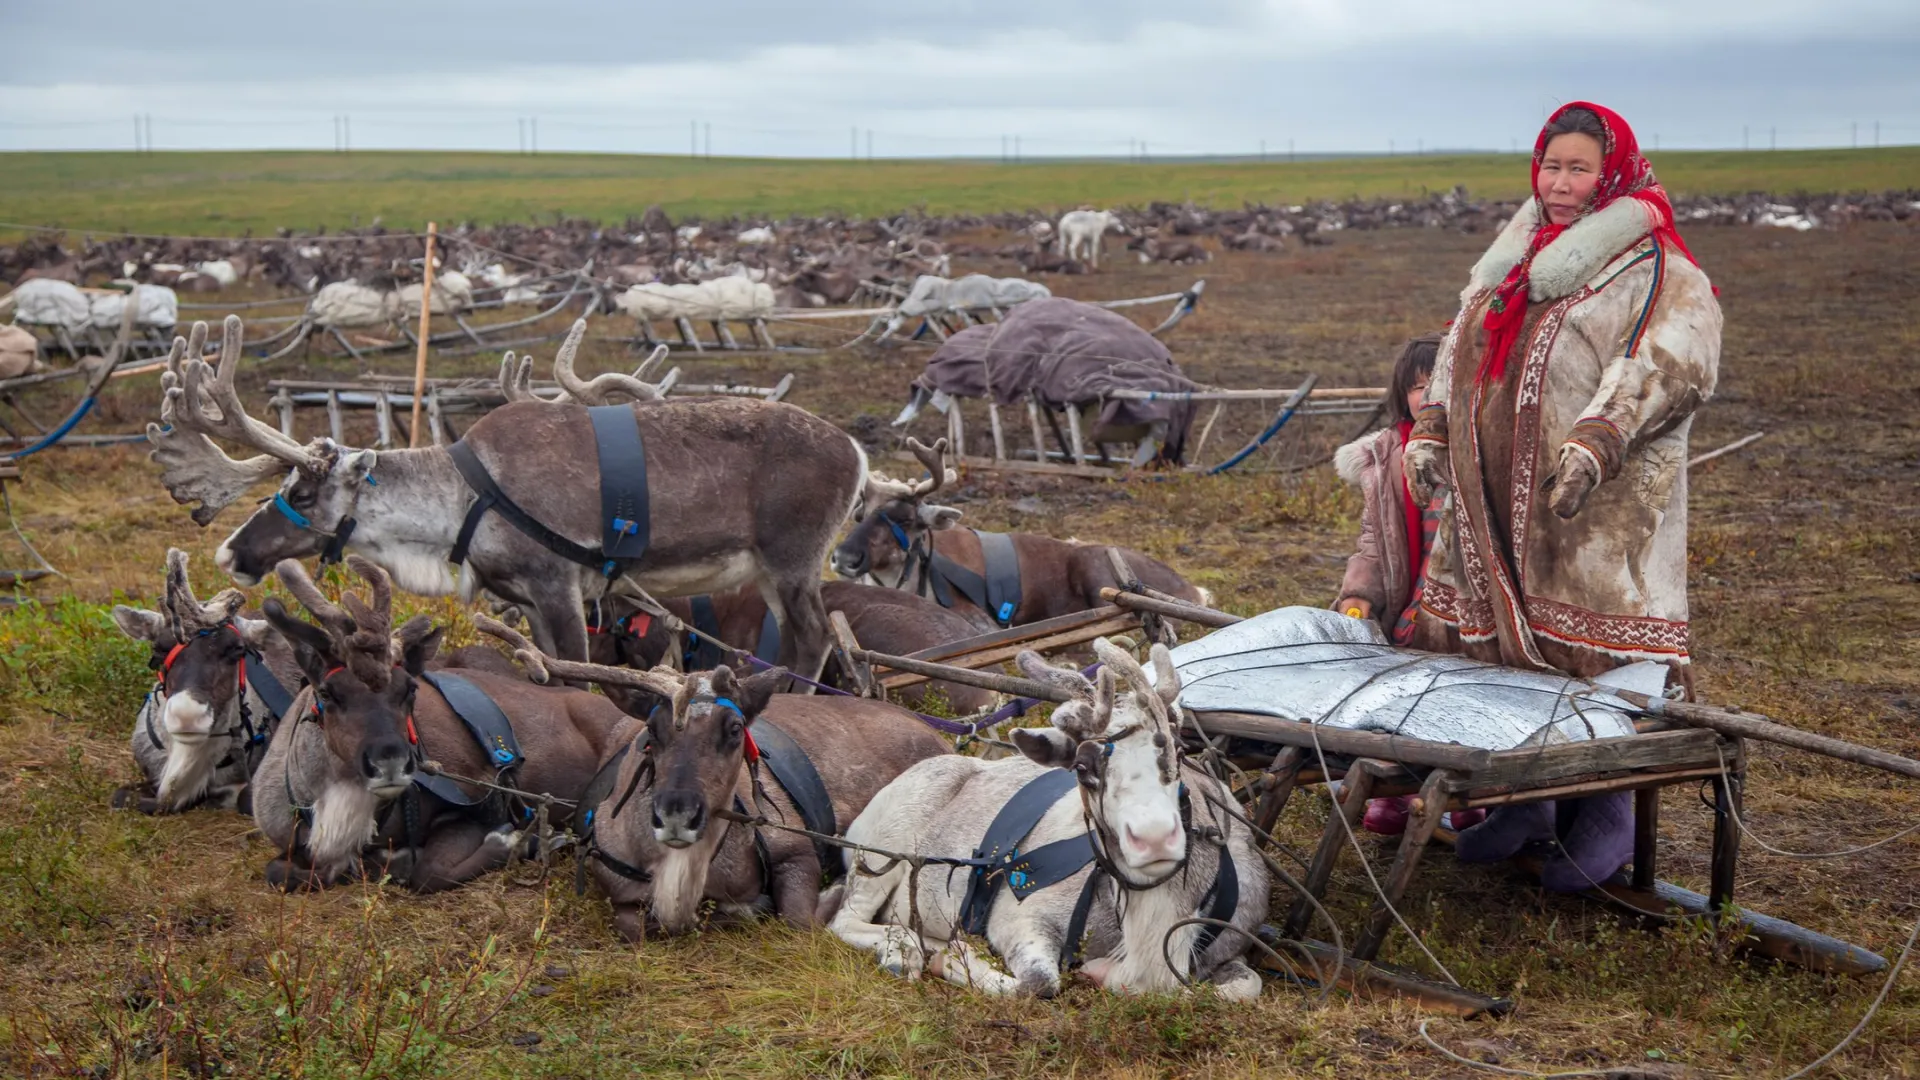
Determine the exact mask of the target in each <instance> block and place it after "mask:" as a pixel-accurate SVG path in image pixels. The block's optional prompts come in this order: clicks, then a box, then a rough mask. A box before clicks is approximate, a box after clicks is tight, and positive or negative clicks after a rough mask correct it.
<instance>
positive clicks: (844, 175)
mask: <svg viewBox="0 0 1920 1080" xmlns="http://www.w3.org/2000/svg"><path fill="white" fill-rule="evenodd" d="M1654 161H1655V165H1656V167H1657V168H1658V170H1659V173H1660V177H1661V179H1662V181H1663V182H1664V183H1665V184H1666V185H1667V187H1668V189H1669V190H1672V191H1674V192H1676V193H1700V192H1714V193H1732V192H1745V191H1773V192H1783V193H1785V192H1796V191H1873V190H1886V189H1890V188H1907V187H1920V147H1896V148H1890V149H1879V150H1806V151H1779V152H1753V153H1731V152H1683V151H1673V152H1668V153H1662V154H1657V155H1655V157H1654ZM1526 176H1527V171H1526V164H1525V161H1524V159H1522V158H1521V157H1519V156H1517V155H1511V154H1463V155H1449V156H1441V155H1427V156H1402V157H1356V158H1337V159H1320V160H1311V161H1301V162H1297V163H1288V162H1266V163H1260V162H1250V161H1229V162H1217V161H1214V162H1180V161H1173V162H1165V163H1153V164H1145V165H1135V164H1129V163H1126V162H1118V161H1061V162H1036V163H1030V164H1020V165H1003V164H999V163H997V162H990V161H977V160H967V161H876V162H851V161H796V160H766V159H715V160H710V161H698V160H692V159H688V158H679V157H643V156H634V155H612V154H542V155H540V156H537V157H525V156H520V155H516V154H481V153H429V152H358V153H353V154H344V155H343V154H329V153H313V152H281V151H271V152H269V151H260V152H230V153H162V154H148V155H140V154H132V153H7V154H0V222H5V223H9V224H16V225H18V224H26V225H56V224H57V225H63V226H67V227H71V228H76V229H89V228H90V229H98V230H103V231H106V230H121V231H132V232H155V233H170V234H185V235H194V234H204V235H228V234H236V233H240V232H243V231H245V230H248V229H252V230H255V231H256V232H265V231H271V230H273V229H276V228H280V227H282V226H286V227H289V228H293V229H300V230H309V229H313V228H316V227H319V226H327V227H331V228H340V227H345V226H350V225H353V224H355V223H359V224H363V225H364V224H367V223H370V222H371V221H372V220H373V219H374V218H376V217H378V218H380V219H381V220H382V221H384V222H385V223H386V224H387V225H388V226H389V227H392V228H396V229H413V228H418V227H420V226H422V225H424V223H425V222H426V221H427V220H428V219H436V220H438V221H440V222H442V223H443V224H444V223H453V222H458V221H465V220H472V221H476V222H481V223H492V222H499V221H507V220H522V221H524V220H529V219H534V218H543V217H548V216H550V215H552V214H554V213H556V212H557V213H564V214H569V215H583V216H586V217H590V218H596V219H602V220H618V219H620V218H622V217H625V216H626V215H627V214H637V213H639V212H640V211H641V210H643V209H645V208H646V207H647V206H649V205H651V204H655V203H658V204H660V205H661V206H663V207H665V208H666V210H667V212H668V213H670V214H675V215H683V214H701V215H725V214H731V213H752V214H763V215H774V216H784V215H786V214H789V213H819V212H822V211H829V210H839V211H845V212H849V213H855V214H866V215H871V214H881V213H892V212H897V211H899V210H902V209H905V208H908V207H912V206H924V207H925V208H926V209H927V210H928V211H930V212H933V213H952V212H961V211H975V212H986V211H996V210H1018V209H1029V208H1044V209H1053V208H1060V207H1073V206H1077V205H1080V204H1082V203H1086V204H1092V205H1096V206H1110V205H1126V204H1139V203H1145V202H1148V201H1151V200H1155V199H1164V200H1172V201H1179V200H1184V199H1192V200H1194V201H1195V202H1198V203H1203V204H1212V205H1237V204H1239V203H1240V202H1242V201H1243V200H1261V201H1267V202H1281V201H1286V202H1298V201H1302V200H1306V199H1314V198H1345V197H1348V196H1354V195H1360V196H1394V195H1403V194H1404V195H1413V194H1419V193H1420V192H1422V191H1427V190H1440V189H1445V188H1449V187H1452V186H1453V185H1455V184H1465V185H1467V187H1468V189H1469V190H1471V191H1474V192H1476V193H1478V194H1483V195H1490V196H1512V195H1517V194H1520V193H1521V192H1523V191H1524V190H1525V189H1526ZM12 231H13V232H17V230H12ZM8 232H9V230H7V229H6V228H4V227H0V235H6V234H7V233H8Z"/></svg>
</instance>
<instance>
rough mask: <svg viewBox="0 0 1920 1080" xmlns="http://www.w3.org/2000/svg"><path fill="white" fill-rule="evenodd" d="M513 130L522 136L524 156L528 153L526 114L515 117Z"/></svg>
mask: <svg viewBox="0 0 1920 1080" xmlns="http://www.w3.org/2000/svg"><path fill="white" fill-rule="evenodd" d="M513 130H514V132H515V133H516V134H518V135H519V137H520V154H521V156H523V157H524V156H525V155H526V153H527V118H526V117H524V116H516V117H514V118H513Z"/></svg>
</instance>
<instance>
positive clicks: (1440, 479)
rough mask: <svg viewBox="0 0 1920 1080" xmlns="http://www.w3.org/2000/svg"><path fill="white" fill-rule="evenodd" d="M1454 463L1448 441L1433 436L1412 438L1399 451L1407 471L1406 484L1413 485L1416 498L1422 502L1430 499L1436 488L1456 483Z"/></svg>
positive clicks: (1418, 501)
mask: <svg viewBox="0 0 1920 1080" xmlns="http://www.w3.org/2000/svg"><path fill="white" fill-rule="evenodd" d="M1452 467H1453V466H1452V462H1451V460H1450V459H1449V458H1448V456H1447V444H1446V443H1443V442H1437V441H1435V440H1433V439H1420V440H1417V441H1415V442H1410V443H1408V444H1407V448H1406V450H1404V451H1403V452H1402V453H1401V455H1400V468H1401V469H1402V470H1403V471H1404V472H1405V473H1406V474H1407V486H1408V487H1410V488H1412V489H1413V498H1414V501H1415V502H1417V503H1419V504H1420V505H1421V506H1426V505H1427V504H1428V503H1431V502H1432V501H1433V496H1434V493H1435V492H1438V491H1440V490H1441V489H1443V488H1448V487H1452V486H1453V477H1452V475H1451V473H1452Z"/></svg>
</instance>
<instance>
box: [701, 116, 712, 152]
mask: <svg viewBox="0 0 1920 1080" xmlns="http://www.w3.org/2000/svg"><path fill="white" fill-rule="evenodd" d="M700 132H701V134H702V136H703V137H704V138H705V139H706V143H707V160H708V161H712V160H713V121H711V120H702V121H700Z"/></svg>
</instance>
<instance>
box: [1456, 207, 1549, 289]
mask: <svg viewBox="0 0 1920 1080" xmlns="http://www.w3.org/2000/svg"><path fill="white" fill-rule="evenodd" d="M1539 223H1540V202H1539V200H1537V199H1528V200H1527V201H1526V202H1523V203H1521V204H1520V209H1519V210H1517V211H1515V212H1514V215H1513V217H1511V218H1509V219H1508V220H1507V223H1506V225H1505V226H1504V227H1502V228H1501V230H1500V235H1499V236H1496V237H1494V239H1493V243H1492V244H1490V245H1488V247H1487V252H1486V254H1484V255H1482V256H1480V261H1479V262H1477V263H1474V264H1473V274H1472V279H1473V284H1472V285H1469V286H1468V287H1467V291H1468V292H1473V291H1474V290H1476V289H1491V288H1493V287H1494V286H1495V285H1498V284H1500V282H1501V281H1503V280H1505V279H1506V276H1507V271H1509V270H1511V269H1513V264H1514V263H1517V262H1519V261H1520V258H1521V256H1523V255H1525V254H1526V253H1527V244H1528V243H1529V242H1530V241H1531V240H1532V239H1533V227H1534V226H1535V225H1538V224H1539Z"/></svg>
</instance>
